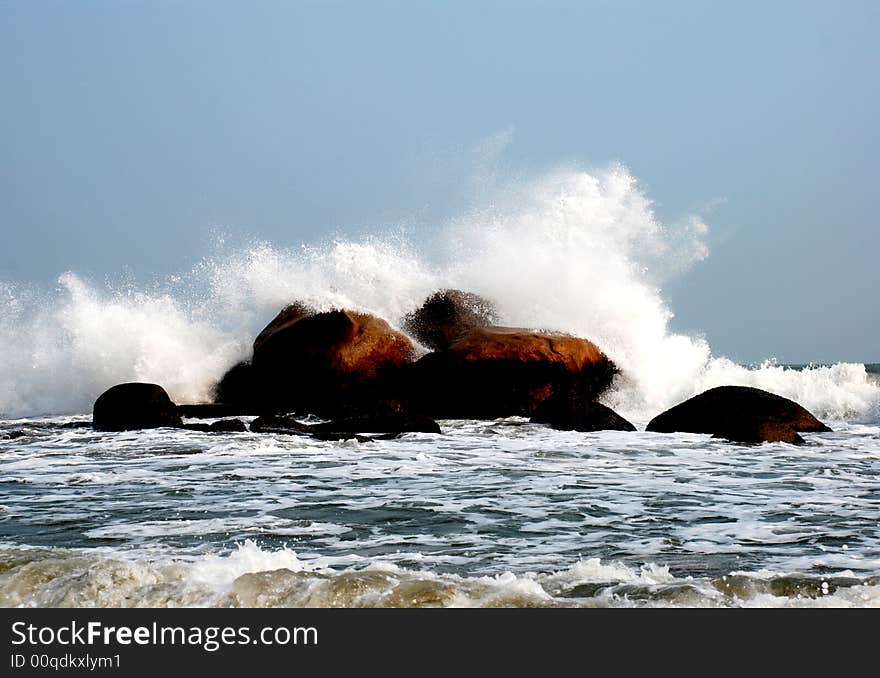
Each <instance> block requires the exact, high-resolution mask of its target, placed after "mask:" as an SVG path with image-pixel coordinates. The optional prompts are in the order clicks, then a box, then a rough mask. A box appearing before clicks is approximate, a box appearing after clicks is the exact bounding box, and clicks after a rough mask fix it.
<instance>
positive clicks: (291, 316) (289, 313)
mask: <svg viewBox="0 0 880 678" xmlns="http://www.w3.org/2000/svg"><path fill="white" fill-rule="evenodd" d="M315 313H316V311H315V310H314V309H313V308H310V307H309V306H306V305H305V304H303V303H302V302H299V301H295V302H293V303H292V304H288V305H287V306H285V307H284V308H282V309H281V310H280V311H279V312H278V315H276V316H275V317H274V318H273V319H272V322H270V323H269V324H268V325H266V326H265V327H264V328H263V329H262V330H261V331H260V333H259V334H258V335H257V338H256V339H254V353H256V352H257V351H258V350H260V348H262V346H263V343H265V341H266V340H267V339H268V338H269V337H271V336H272V335H274V334H275V333H277V332H279V331H281V330H283V329H285V328H287V327H290V326H291V325H293V324H294V323H296V322H298V321H300V320H302V319H303V318H306V317H308V316H311V315H315Z"/></svg>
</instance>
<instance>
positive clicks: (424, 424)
mask: <svg viewBox="0 0 880 678" xmlns="http://www.w3.org/2000/svg"><path fill="white" fill-rule="evenodd" d="M311 428H312V430H313V431H315V432H317V433H440V432H441V431H440V426H439V425H438V424H437V422H436V421H434V420H433V419H431V418H430V417H426V416H424V415H419V414H385V415H376V416H360V417H346V418H345V419H334V420H333V421H328V422H324V423H321V424H313V425H312V427H311Z"/></svg>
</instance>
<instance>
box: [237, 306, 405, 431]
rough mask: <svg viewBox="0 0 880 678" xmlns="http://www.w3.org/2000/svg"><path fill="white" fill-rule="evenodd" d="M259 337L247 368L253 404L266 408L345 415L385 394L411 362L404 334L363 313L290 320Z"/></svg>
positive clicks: (331, 312) (334, 313)
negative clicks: (254, 398) (252, 384)
mask: <svg viewBox="0 0 880 678" xmlns="http://www.w3.org/2000/svg"><path fill="white" fill-rule="evenodd" d="M267 330H269V328H267ZM263 334H265V336H263V339H262V340H261V342H260V344H259V346H258V348H257V349H255V351H254V358H253V363H252V367H253V369H254V375H253V376H254V378H255V379H256V384H257V386H256V388H257V391H258V397H257V401H258V404H259V406H260V407H262V408H267V409H275V410H282V411H307V412H313V413H318V414H326V413H330V414H332V413H339V412H345V411H346V410H347V409H349V408H350V407H351V406H352V403H355V402H365V401H370V400H375V399H379V398H381V397H382V396H383V395H385V394H387V393H388V391H389V390H391V389H392V388H393V384H394V383H395V377H394V373H395V371H396V370H399V369H400V368H401V367H403V366H405V365H408V364H410V363H412V361H413V359H414V358H415V348H414V346H413V344H412V342H411V341H410V340H409V339H408V338H407V337H406V336H405V335H403V334H401V333H400V332H397V331H396V330H394V329H392V328H391V326H390V325H389V324H388V323H387V322H385V321H384V320H382V319H381V318H377V317H376V316H373V315H369V314H367V313H356V312H354V311H347V310H337V311H329V312H327V313H315V314H312V315H306V316H300V317H295V318H293V319H290V320H289V321H288V322H284V323H280V324H279V325H278V327H277V328H276V329H274V330H273V331H271V332H267V331H266V330H264V333H263Z"/></svg>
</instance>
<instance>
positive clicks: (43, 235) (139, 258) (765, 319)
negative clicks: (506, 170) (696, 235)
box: [0, 0, 880, 361]
mask: <svg viewBox="0 0 880 678" xmlns="http://www.w3.org/2000/svg"><path fill="white" fill-rule="evenodd" d="M878 36H880V3H878V2H875V1H873V0H870V1H863V2H858V1H835V2H831V1H825V2H812V1H809V0H799V1H780V0H774V1H772V2H771V1H765V2H743V1H739V2H711V1H709V0H693V1H685V0H671V1H670V2H653V1H651V2H649V1H644V2H629V1H626V0H615V1H613V2H612V1H608V2H598V1H596V2H436V3H427V2H292V1H291V2H283V3H282V2H244V1H242V2H217V1H210V2H197V1H195V0H193V1H191V2H160V1H158V0H157V1H153V2H123V1H121V0H120V1H118V2H86V1H83V2H41V1H39V0H30V1H24V0H23V1H21V2H8V1H3V2H0V97H2V106H0V277H2V278H12V279H18V280H30V281H50V280H52V279H53V278H54V277H55V276H56V275H57V274H59V273H60V272H62V271H65V270H75V271H81V272H83V273H86V274H89V275H97V276H102V275H104V274H112V273H117V272H119V271H120V270H123V269H124V268H128V269H130V270H131V271H133V272H134V273H135V275H137V276H144V277H146V276H149V275H151V274H164V273H169V272H174V271H180V270H186V269H187V268H189V267H190V266H191V265H192V264H194V263H195V262H196V261H197V260H198V259H199V258H200V257H201V256H203V255H204V254H205V253H206V252H207V249H208V245H207V242H208V240H209V236H210V233H211V232H212V229H213V228H214V227H215V226H217V225H222V226H223V227H224V228H225V229H226V230H227V231H229V232H231V233H233V234H236V233H240V234H242V235H243V236H248V237H250V236H257V237H261V238H265V239H268V240H271V241H274V242H277V243H279V244H280V245H294V244H298V243H299V242H301V241H311V240H316V239H321V238H322V237H324V236H325V235H326V234H327V233H328V232H330V231H333V230H336V229H340V228H342V229H344V230H346V229H347V230H356V229H359V228H362V227H364V226H365V225H367V224H375V223H383V222H393V221H395V220H397V219H404V218H406V219H409V218H412V217H413V215H417V216H418V218H419V219H422V220H424V221H425V222H432V221H433V222H439V221H441V220H442V219H443V218H445V217H447V216H449V215H450V214H452V213H454V211H455V209H456V207H457V206H456V204H455V202H456V200H457V199H458V197H460V192H461V181H462V176H461V171H462V169H463V167H464V164H463V163H462V164H459V163H458V162H457V161H455V160H454V158H455V155H456V149H467V148H471V147H472V146H473V145H474V144H476V143H479V141H480V140H481V139H484V138H486V137H487V136H489V135H492V134H495V133H497V132H499V131H501V130H504V129H508V128H510V127H511V126H512V127H513V128H514V129H515V137H514V141H513V143H512V144H511V146H510V148H509V149H508V151H507V153H506V155H505V162H508V163H510V164H511V165H512V166H516V167H519V168H524V169H527V170H536V169H540V168H543V167H549V166H552V165H555V164H557V163H560V162H577V163H581V164H584V165H605V164H607V163H608V162H610V161H614V160H620V161H622V162H624V163H626V164H627V165H628V166H629V167H630V168H631V170H632V171H633V173H634V174H635V176H637V177H638V178H639V179H640V181H641V182H642V184H643V185H644V187H645V190H646V192H647V193H648V195H649V196H650V197H652V198H653V199H655V200H656V201H657V204H658V212H659V213H660V215H661V217H665V216H670V217H671V216H675V215H680V214H682V213H685V212H688V211H689V210H694V209H698V208H699V207H700V206H702V205H705V204H706V203H708V202H712V201H715V200H718V199H723V202H722V203H720V205H719V206H718V207H717V208H716V209H715V211H714V212H712V213H711V214H710V215H709V216H708V217H707V221H708V223H709V224H710V227H711V229H712V235H711V238H710V248H711V251H712V253H711V256H710V257H709V259H707V260H706V261H705V262H703V263H702V264H700V265H699V266H698V267H697V268H696V269H695V270H693V271H692V272H691V273H690V274H688V275H687V276H686V277H684V278H682V279H681V280H679V281H677V282H676V283H675V284H674V285H673V286H672V287H671V288H669V289H668V290H667V296H668V297H669V298H670V299H671V304H672V307H673V308H674V310H675V311H676V313H677V316H678V317H677V318H676V321H675V322H676V327H678V328H681V329H688V330H694V329H700V330H702V331H704V332H705V333H706V335H707V336H708V338H709V339H710V342H711V343H712V345H713V346H714V347H715V348H716V349H717V350H718V351H719V352H720V353H725V354H728V355H731V356H733V357H737V358H740V359H745V360H754V359H759V358H761V357H764V356H767V355H776V356H778V357H779V358H780V359H782V360H789V361H802V360H812V359H816V360H832V359H847V360H880V342H878V330H880V319H878V314H877V312H876V292H877V290H878V287H880V284H878V283H880V273H878V270H880V267H878V265H877V252H878V245H880V222H878V217H877V195H878V189H877V185H876V184H877V179H878V170H877V159H878V157H880V142H878V121H880V105H878V104H880V87H878V85H880V82H878V74H880V60H878V54H880V47H878V45H880V37H878ZM438 156H443V157H447V158H452V160H450V161H449V162H447V163H446V164H445V165H444V164H443V163H439V164H438V163H436V162H434V161H435V160H436V158H437V157H438Z"/></svg>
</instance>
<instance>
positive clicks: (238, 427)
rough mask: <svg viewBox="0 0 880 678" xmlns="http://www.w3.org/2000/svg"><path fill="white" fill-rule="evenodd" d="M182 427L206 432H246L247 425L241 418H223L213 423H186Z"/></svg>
mask: <svg viewBox="0 0 880 678" xmlns="http://www.w3.org/2000/svg"><path fill="white" fill-rule="evenodd" d="M181 428H185V429H187V430H188V431H203V432H204V433H244V432H245V431H247V426H245V425H244V422H243V421H241V420H240V419H221V420H219V421H215V422H214V423H212V424H184V425H183V426H182V427H181Z"/></svg>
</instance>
